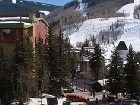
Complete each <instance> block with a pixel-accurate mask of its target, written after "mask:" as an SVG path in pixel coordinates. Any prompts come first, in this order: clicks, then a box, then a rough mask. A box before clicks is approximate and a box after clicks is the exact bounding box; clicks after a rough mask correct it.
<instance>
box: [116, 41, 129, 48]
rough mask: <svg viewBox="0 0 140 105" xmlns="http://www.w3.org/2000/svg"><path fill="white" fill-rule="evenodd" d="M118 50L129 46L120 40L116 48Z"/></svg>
mask: <svg viewBox="0 0 140 105" xmlns="http://www.w3.org/2000/svg"><path fill="white" fill-rule="evenodd" d="M116 50H128V48H127V46H126V44H125V42H124V41H120V42H119V44H118V46H117V48H116Z"/></svg>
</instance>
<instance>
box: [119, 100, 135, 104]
mask: <svg viewBox="0 0 140 105" xmlns="http://www.w3.org/2000/svg"><path fill="white" fill-rule="evenodd" d="M119 105H137V101H136V100H121V101H120V102H119Z"/></svg>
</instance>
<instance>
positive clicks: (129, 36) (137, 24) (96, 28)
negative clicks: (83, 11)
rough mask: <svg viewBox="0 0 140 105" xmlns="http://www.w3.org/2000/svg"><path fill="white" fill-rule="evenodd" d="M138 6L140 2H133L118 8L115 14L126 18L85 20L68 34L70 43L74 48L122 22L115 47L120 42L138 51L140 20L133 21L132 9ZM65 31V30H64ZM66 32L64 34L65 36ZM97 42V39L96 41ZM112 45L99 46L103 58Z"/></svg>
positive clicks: (139, 44) (112, 47)
mask: <svg viewBox="0 0 140 105" xmlns="http://www.w3.org/2000/svg"><path fill="white" fill-rule="evenodd" d="M139 4H140V0H134V3H130V4H126V5H124V6H123V7H122V8H120V9H119V10H118V11H117V13H124V14H126V17H112V18H96V19H89V20H86V21H85V22H84V23H83V24H82V25H81V26H80V27H79V28H78V30H76V31H74V32H73V33H71V34H70V33H69V38H70V42H71V44H72V45H74V46H76V43H77V42H84V41H85V40H86V39H90V38H91V36H93V35H94V36H95V37H96V38H98V37H99V33H100V32H101V31H105V30H106V31H107V30H110V26H111V25H112V24H113V23H115V22H118V21H119V22H123V28H122V30H121V31H122V33H121V36H120V37H119V38H118V39H117V40H116V41H115V42H114V45H115V46H117V45H118V43H119V42H120V41H125V43H126V45H127V47H129V45H130V44H131V45H132V46H133V48H134V50H135V51H140V20H138V19H134V16H133V14H134V8H135V7H136V6H138V5H139ZM66 31H67V30H66ZM66 33H68V32H65V34H66ZM97 40H98V39H97ZM114 45H112V44H108V45H101V46H102V47H103V48H104V49H105V54H104V55H105V57H106V58H107V59H108V58H109V57H110V55H111V51H112V50H113V49H114Z"/></svg>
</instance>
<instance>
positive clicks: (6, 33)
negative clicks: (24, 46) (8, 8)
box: [3, 29, 11, 37]
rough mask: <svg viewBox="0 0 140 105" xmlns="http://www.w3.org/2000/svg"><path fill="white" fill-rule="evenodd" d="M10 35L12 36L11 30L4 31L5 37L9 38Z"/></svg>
mask: <svg viewBox="0 0 140 105" xmlns="http://www.w3.org/2000/svg"><path fill="white" fill-rule="evenodd" d="M10 35H11V30H10V29H3V36H4V37H9V36H10Z"/></svg>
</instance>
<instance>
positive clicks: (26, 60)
mask: <svg viewBox="0 0 140 105" xmlns="http://www.w3.org/2000/svg"><path fill="white" fill-rule="evenodd" d="M33 61H34V58H33V44H32V43H31V41H30V38H29V36H26V35H24V36H19V39H18V41H17V42H16V47H15V50H14V57H13V64H12V65H13V83H14V84H13V85H14V91H15V98H16V99H17V100H18V101H19V102H20V103H21V104H22V103H23V102H25V101H26V100H27V99H28V98H29V97H30V96H31V94H32V89H34V86H35V85H34V84H35V82H34V74H33Z"/></svg>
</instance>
